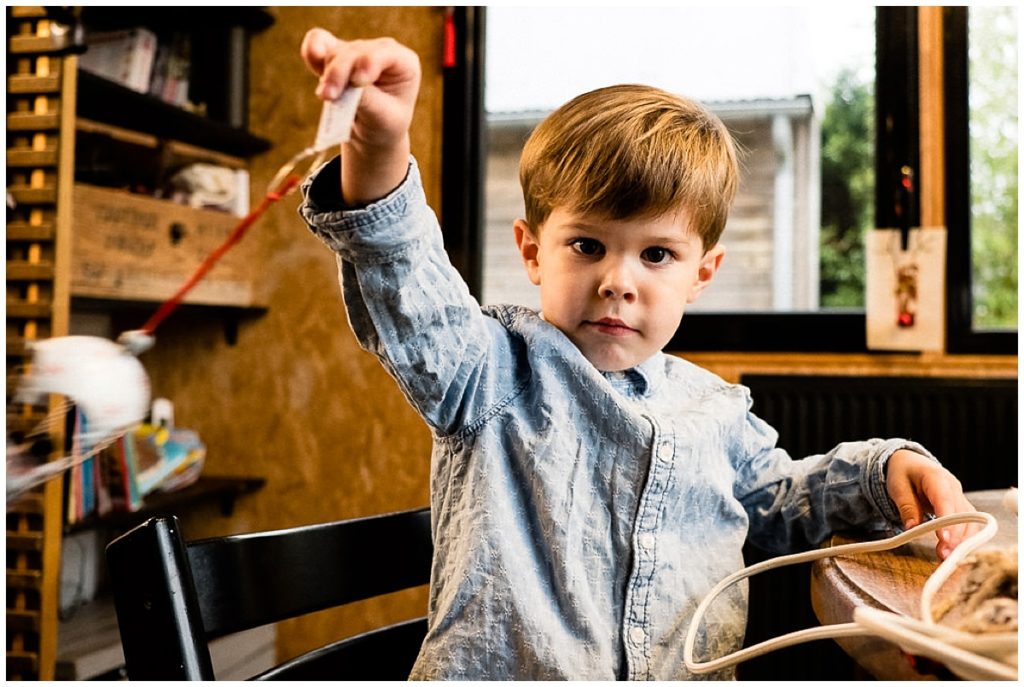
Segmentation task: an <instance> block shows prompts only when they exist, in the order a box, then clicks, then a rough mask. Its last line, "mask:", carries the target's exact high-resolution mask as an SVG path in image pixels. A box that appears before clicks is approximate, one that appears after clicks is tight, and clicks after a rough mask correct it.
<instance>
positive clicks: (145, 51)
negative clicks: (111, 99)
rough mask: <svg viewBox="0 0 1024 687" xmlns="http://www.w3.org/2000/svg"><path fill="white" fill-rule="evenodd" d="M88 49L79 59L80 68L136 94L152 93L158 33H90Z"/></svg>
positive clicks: (139, 31)
mask: <svg viewBox="0 0 1024 687" xmlns="http://www.w3.org/2000/svg"><path fill="white" fill-rule="evenodd" d="M86 45H87V49H86V51H85V53H83V54H82V55H81V56H80V57H79V58H78V66H79V67H81V68H82V69H84V70H86V71H87V72H92V73H93V74H96V75H97V76H102V77H103V78H105V79H110V80H111V81H116V82H117V83H119V84H121V85H122V86H125V87H126V88H130V89H132V90H133V91H138V92H139V93H148V92H149V82H150V77H151V76H152V72H153V61H154V59H155V58H156V50H157V38H156V34H155V33H153V32H152V31H150V30H149V29H146V28H143V27H141V26H139V27H135V28H131V29H122V30H120V31H102V32H91V33H89V34H87V36H86Z"/></svg>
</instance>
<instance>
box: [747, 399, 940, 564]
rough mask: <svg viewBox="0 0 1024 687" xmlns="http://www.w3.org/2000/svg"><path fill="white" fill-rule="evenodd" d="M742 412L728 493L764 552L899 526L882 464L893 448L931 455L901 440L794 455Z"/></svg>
mask: <svg viewBox="0 0 1024 687" xmlns="http://www.w3.org/2000/svg"><path fill="white" fill-rule="evenodd" d="M746 401H747V411H746V414H745V417H744V420H743V426H742V429H741V430H740V431H739V432H738V435H739V436H738V437H737V444H738V445H737V446H736V447H735V449H736V453H735V454H734V455H736V456H739V458H738V459H737V460H736V461H735V463H734V467H735V469H736V482H735V495H736V497H737V498H738V499H739V500H740V502H741V503H742V504H743V507H744V509H745V510H746V512H747V515H748V517H749V519H750V530H749V534H748V539H749V541H751V543H753V544H754V545H756V546H757V547H758V548H761V549H763V550H765V551H767V552H769V553H773V554H778V553H786V552H790V551H796V550H802V549H806V548H809V547H811V546H816V545H818V544H820V543H821V542H822V541H823V540H824V539H825V537H827V536H828V535H829V534H831V533H832V532H836V531H842V530H853V529H857V530H862V531H865V530H866V531H892V530H894V529H898V528H899V527H900V526H901V525H902V521H901V520H900V516H899V512H898V511H897V510H896V507H895V505H894V504H893V503H892V501H891V500H890V499H889V495H888V492H887V490H886V484H885V466H886V463H887V462H888V460H889V457H890V456H891V455H892V454H893V453H895V452H896V451H897V450H899V449H904V448H905V449H910V450H912V451H915V452H917V453H920V454H922V455H924V456H927V457H928V458H931V459H932V460H935V457H934V456H933V455H932V454H931V453H930V452H929V451H928V450H927V449H925V448H924V447H923V446H921V445H920V444H918V443H916V442H913V441H908V440H906V439H878V438H874V439H868V440H865V441H851V442H845V443H841V444H839V445H838V446H836V447H835V448H833V449H832V450H831V451H829V452H828V453H824V454H819V455H813V456H808V457H806V458H804V459H802V460H793V459H792V458H791V457H790V455H789V454H788V453H787V452H786V451H785V450H784V449H781V448H778V447H777V446H776V441H777V439H778V433H777V432H776V431H775V430H774V429H773V428H772V427H771V426H770V425H769V424H768V423H766V422H765V421H764V420H762V419H761V418H759V417H757V416H756V415H755V414H753V413H752V412H750V406H751V400H750V396H749V392H746Z"/></svg>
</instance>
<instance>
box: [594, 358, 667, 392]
mask: <svg viewBox="0 0 1024 687" xmlns="http://www.w3.org/2000/svg"><path fill="white" fill-rule="evenodd" d="M664 355H665V354H664V353H661V352H660V351H659V352H658V353H655V354H654V355H652V356H651V357H650V358H648V359H647V360H645V361H643V362H642V363H640V364H639V365H636V366H635V367H630V368H628V369H625V370H619V371H616V372H602V373H601V374H602V375H604V378H605V379H607V380H608V381H609V382H610V383H611V385H612V386H614V387H615V388H616V389H619V390H621V391H624V392H626V393H627V394H628V395H630V396H649V395H650V394H651V393H653V391H654V390H655V389H656V388H657V386H658V382H659V381H660V380H661V379H662V378H664V376H665V361H664Z"/></svg>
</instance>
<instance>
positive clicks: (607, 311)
mask: <svg viewBox="0 0 1024 687" xmlns="http://www.w3.org/2000/svg"><path fill="white" fill-rule="evenodd" d="M515 234H516V243H517V244H518V245H519V251H520V253H521V254H522V256H523V262H524V264H525V265H526V271H527V274H529V276H530V280H531V281H532V282H533V283H534V284H537V285H538V286H540V303H541V310H542V312H543V314H544V319H545V320H547V321H548V322H550V323H551V324H553V325H555V326H556V327H558V328H559V329H560V330H562V332H564V333H565V334H566V336H568V337H569V338H570V339H571V340H572V342H573V343H575V344H576V346H577V347H579V349H580V350H581V351H582V352H583V355H584V356H586V358H587V360H589V361H590V362H591V363H593V364H594V365H595V366H596V367H597V368H598V369H599V370H603V371H616V370H625V369H627V368H630V367H633V366H635V365H637V364H639V363H641V362H643V361H644V360H646V359H647V358H649V357H650V356H652V355H654V354H655V353H657V352H658V351H660V350H661V349H662V348H664V346H665V345H666V344H667V343H668V342H669V339H671V338H672V335H673V334H674V333H675V331H676V329H677V328H678V326H679V322H680V320H681V319H682V317H683V311H684V310H685V309H686V304H687V303H692V302H693V301H694V300H695V299H696V298H697V296H698V295H700V292H701V291H703V290H704V288H705V287H706V286H707V285H708V283H709V282H710V281H711V279H712V277H714V275H715V271H716V270H717V269H718V266H719V264H721V261H722V257H723V255H724V254H725V249H724V248H723V247H721V246H715V247H714V248H712V249H711V250H709V251H707V252H706V253H705V252H704V249H703V246H702V244H701V240H700V237H698V236H697V235H696V234H695V233H694V232H693V231H691V230H690V229H689V215H688V213H686V212H685V211H683V210H680V211H678V212H676V213H669V214H667V215H663V216H661V217H657V218H654V219H627V220H608V219H604V218H600V217H593V216H589V215H580V214H576V213H573V212H570V211H568V210H565V209H563V208H555V210H554V211H552V213H551V215H550V216H549V217H548V219H547V221H545V222H544V225H543V227H542V228H541V230H540V231H539V232H536V231H533V230H531V228H530V227H529V226H528V225H527V224H526V222H525V221H523V220H517V221H516V223H515Z"/></svg>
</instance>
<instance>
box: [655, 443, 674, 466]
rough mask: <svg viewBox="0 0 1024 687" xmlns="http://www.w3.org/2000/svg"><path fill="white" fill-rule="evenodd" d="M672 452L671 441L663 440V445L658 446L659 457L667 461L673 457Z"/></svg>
mask: <svg viewBox="0 0 1024 687" xmlns="http://www.w3.org/2000/svg"><path fill="white" fill-rule="evenodd" d="M672 452H673V451H672V442H671V441H663V442H662V443H661V445H660V446H658V458H660V459H661V460H663V461H664V462H666V463H667V462H668V461H670V460H671V459H672Z"/></svg>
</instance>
